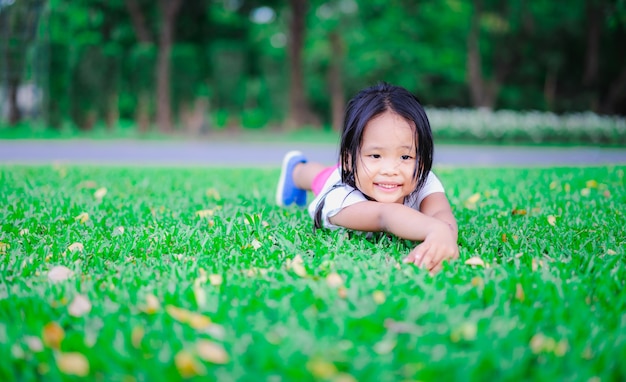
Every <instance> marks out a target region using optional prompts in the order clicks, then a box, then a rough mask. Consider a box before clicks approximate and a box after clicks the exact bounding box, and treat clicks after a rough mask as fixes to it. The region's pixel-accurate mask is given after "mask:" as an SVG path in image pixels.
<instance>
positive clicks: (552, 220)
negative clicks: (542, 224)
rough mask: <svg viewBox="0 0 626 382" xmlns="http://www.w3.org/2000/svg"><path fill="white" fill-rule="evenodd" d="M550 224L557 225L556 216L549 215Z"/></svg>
mask: <svg viewBox="0 0 626 382" xmlns="http://www.w3.org/2000/svg"><path fill="white" fill-rule="evenodd" d="M548 224H550V225H551V226H553V225H555V224H556V216H554V215H548Z"/></svg>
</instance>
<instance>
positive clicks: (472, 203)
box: [463, 192, 480, 209]
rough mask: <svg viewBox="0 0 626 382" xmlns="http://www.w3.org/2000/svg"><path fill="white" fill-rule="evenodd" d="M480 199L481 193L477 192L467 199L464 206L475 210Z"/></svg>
mask: <svg viewBox="0 0 626 382" xmlns="http://www.w3.org/2000/svg"><path fill="white" fill-rule="evenodd" d="M479 199H480V193H479V192H477V193H475V194H473V195H472V196H470V197H469V198H467V199H466V200H465V202H464V203H463V204H464V205H465V208H469V209H474V208H476V202H478V200H479Z"/></svg>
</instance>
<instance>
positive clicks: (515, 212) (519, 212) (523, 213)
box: [511, 208, 528, 216]
mask: <svg viewBox="0 0 626 382" xmlns="http://www.w3.org/2000/svg"><path fill="white" fill-rule="evenodd" d="M527 213H528V211H526V210H524V209H519V210H518V209H517V208H513V211H511V215H521V216H524V215H526V214H527Z"/></svg>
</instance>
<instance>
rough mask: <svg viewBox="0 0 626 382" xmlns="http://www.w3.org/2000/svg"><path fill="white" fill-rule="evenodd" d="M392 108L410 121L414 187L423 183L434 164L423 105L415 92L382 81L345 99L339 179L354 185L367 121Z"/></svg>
mask: <svg viewBox="0 0 626 382" xmlns="http://www.w3.org/2000/svg"><path fill="white" fill-rule="evenodd" d="M385 111H391V112H394V113H396V114H398V115H399V116H401V117H403V118H404V119H406V120H407V121H408V122H413V124H414V125H415V137H414V138H413V139H414V140H413V144H414V145H415V148H416V150H417V152H416V153H415V161H416V163H415V172H414V174H413V178H414V180H415V181H416V187H415V190H419V189H421V188H422V187H423V186H424V184H425V183H426V178H427V177H428V173H429V172H430V169H431V168H432V164H433V153H434V146H433V136H432V131H431V129H430V123H429V122H428V117H427V116H426V112H425V111H424V108H423V107H422V105H421V104H420V102H419V100H418V99H417V97H416V96H415V95H413V94H412V93H410V92H409V91H408V90H406V89H404V88H402V87H399V86H394V85H390V84H388V83H385V82H382V83H379V84H378V85H375V86H372V87H369V88H366V89H363V90H361V91H360V92H359V93H358V94H357V95H356V96H354V98H352V99H351V100H350V102H348V106H347V108H346V115H345V118H344V122H343V132H342V134H341V145H340V147H339V163H341V180H342V182H343V183H345V184H347V185H350V186H352V187H354V188H356V177H357V174H356V171H357V170H356V163H357V160H359V159H358V158H359V154H360V152H361V141H362V139H363V132H364V131H365V126H366V125H367V123H368V122H369V121H370V120H371V119H372V118H375V117H376V116H378V115H380V114H382V113H384V112H385Z"/></svg>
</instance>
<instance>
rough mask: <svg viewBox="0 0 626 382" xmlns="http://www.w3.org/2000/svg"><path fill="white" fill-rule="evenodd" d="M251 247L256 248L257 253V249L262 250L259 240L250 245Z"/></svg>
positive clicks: (254, 240)
mask: <svg viewBox="0 0 626 382" xmlns="http://www.w3.org/2000/svg"><path fill="white" fill-rule="evenodd" d="M250 245H251V246H252V248H254V250H255V251H256V250H257V249H259V248H261V246H262V244H261V242H260V241H258V240H257V239H253V240H252V242H251V243H250Z"/></svg>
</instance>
